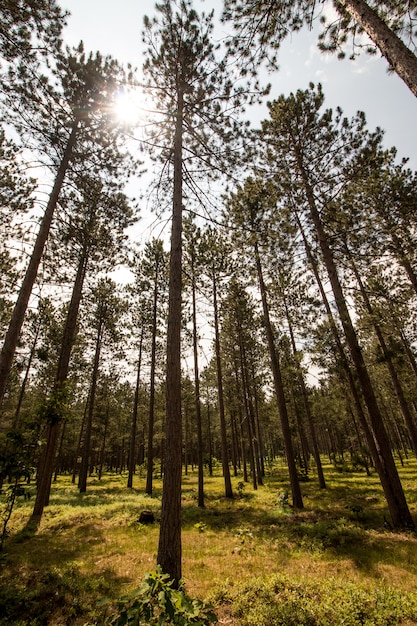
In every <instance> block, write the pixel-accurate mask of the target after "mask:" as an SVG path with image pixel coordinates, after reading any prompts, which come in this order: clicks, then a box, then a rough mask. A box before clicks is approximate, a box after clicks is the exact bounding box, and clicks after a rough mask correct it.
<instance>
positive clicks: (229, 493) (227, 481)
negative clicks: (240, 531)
mask: <svg viewBox="0 0 417 626" xmlns="http://www.w3.org/2000/svg"><path fill="white" fill-rule="evenodd" d="M213 307H214V343H215V348H216V370H217V394H218V400H219V417H220V438H221V445H222V469H223V479H224V487H225V496H226V498H233V489H232V481H231V478H230V468H229V454H228V446H227V429H226V415H225V410H224V392H223V373H222V361H221V354H220V328H219V308H218V303H217V284H216V276H215V272H214V270H213Z"/></svg>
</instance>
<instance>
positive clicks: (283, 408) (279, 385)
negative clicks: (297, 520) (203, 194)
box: [255, 242, 304, 509]
mask: <svg viewBox="0 0 417 626" xmlns="http://www.w3.org/2000/svg"><path fill="white" fill-rule="evenodd" d="M255 260H256V269H257V273H258V282H259V289H260V292H261V300H262V308H263V317H264V325H265V332H266V336H267V340H268V347H269V357H270V359H271V366H272V375H273V378H274V388H275V395H276V399H277V404H278V411H279V415H280V419H281V429H282V436H283V439H284V448H285V455H286V457H287V465H288V472H289V475H290V484H291V494H292V503H293V506H294V507H295V508H297V509H302V508H303V507H304V505H303V498H302V495H301V489H300V482H299V480H298V474H297V467H296V465H295V458H294V447H293V443H292V439H291V430H290V422H289V418H288V411H287V405H286V402H285V395H284V386H283V382H282V374H281V366H280V363H279V358H278V353H277V350H276V347H275V339H274V332H273V329H272V324H271V320H270V316H269V306H268V301H267V296H266V288H265V283H264V279H263V274H262V266H261V260H260V256H259V250H258V244H257V243H256V242H255Z"/></svg>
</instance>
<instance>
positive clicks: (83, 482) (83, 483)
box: [78, 320, 104, 493]
mask: <svg viewBox="0 0 417 626" xmlns="http://www.w3.org/2000/svg"><path fill="white" fill-rule="evenodd" d="M103 330H104V322H103V321H102V320H101V321H100V323H99V327H98V329H97V339H96V349H95V352H94V365H93V373H92V375H91V387H90V394H89V403H88V412H87V419H86V424H85V430H84V442H83V451H82V458H81V467H80V475H79V478H78V487H79V490H80V493H85V492H86V491H87V476H88V467H89V460H90V448H91V432H92V426H93V414H94V406H95V401H96V389H97V380H98V369H99V364H100V352H101V342H102V339H103Z"/></svg>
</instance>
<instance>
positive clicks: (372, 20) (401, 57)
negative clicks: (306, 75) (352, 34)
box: [339, 0, 417, 96]
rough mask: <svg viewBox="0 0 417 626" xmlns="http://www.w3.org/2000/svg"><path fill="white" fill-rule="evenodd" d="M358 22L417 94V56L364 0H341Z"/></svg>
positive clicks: (416, 94)
mask: <svg viewBox="0 0 417 626" xmlns="http://www.w3.org/2000/svg"><path fill="white" fill-rule="evenodd" d="M339 2H340V4H341V5H342V6H343V7H344V8H345V9H346V11H347V12H348V13H350V15H351V16H352V17H353V18H354V19H355V20H356V21H357V22H358V24H359V26H361V27H362V28H363V29H364V31H365V32H366V33H367V35H368V36H369V37H370V38H371V39H372V41H373V42H374V44H375V45H376V46H377V47H378V48H379V50H380V52H381V54H382V55H383V56H384V57H385V58H386V59H387V61H388V63H389V64H390V65H391V66H392V67H393V69H394V70H395V72H396V73H397V74H398V76H399V77H400V78H402V80H403V81H404V82H405V84H406V85H407V87H409V89H410V90H411V91H412V92H413V94H414V95H415V96H417V58H416V56H415V55H414V54H413V53H412V52H411V50H410V49H409V48H407V46H406V45H405V43H404V42H403V41H402V40H401V39H400V38H399V37H398V36H397V35H396V34H395V33H394V32H393V31H392V29H391V28H389V27H388V26H387V24H386V23H385V22H384V21H383V20H382V19H381V18H380V17H379V15H378V14H377V13H376V11H375V10H374V9H372V8H371V7H370V6H369V4H368V3H367V2H364V0H339Z"/></svg>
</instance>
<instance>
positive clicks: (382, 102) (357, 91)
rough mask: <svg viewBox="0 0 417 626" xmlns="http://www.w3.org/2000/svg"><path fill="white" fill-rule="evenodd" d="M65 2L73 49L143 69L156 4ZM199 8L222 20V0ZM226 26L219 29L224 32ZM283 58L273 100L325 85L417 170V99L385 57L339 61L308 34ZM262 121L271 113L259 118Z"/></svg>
mask: <svg viewBox="0 0 417 626" xmlns="http://www.w3.org/2000/svg"><path fill="white" fill-rule="evenodd" d="M60 4H61V6H62V7H63V8H66V9H68V10H69V11H70V12H71V14H72V15H71V17H70V18H69V22H68V27H67V29H66V31H65V40H66V42H67V43H68V44H69V45H77V44H78V43H79V41H80V39H82V40H83V41H84V44H85V47H86V50H87V51H90V50H91V51H93V52H95V51H96V50H100V52H102V53H103V54H111V55H112V56H114V57H115V58H117V59H118V60H119V61H120V62H122V63H127V62H130V63H132V65H133V66H136V67H138V68H139V69H140V67H141V65H142V61H143V58H142V56H141V48H142V42H141V31H142V20H143V15H144V14H145V13H146V14H147V15H149V16H150V17H151V16H153V15H154V13H155V11H154V2H152V1H149V0H146V1H143V0H61V2H60ZM198 5H200V6H202V7H203V9H204V10H205V11H206V12H209V11H210V10H211V9H212V8H214V9H215V15H216V16H220V12H221V8H222V2H221V0H203V1H202V2H201V3H198V4H197V3H196V8H198ZM224 28H225V27H224V26H220V32H221V31H222V29H224ZM279 60H280V71H279V72H277V73H275V74H273V75H270V76H268V78H267V79H266V82H271V83H272V92H271V95H270V96H269V99H273V98H276V97H278V96H279V95H280V94H281V93H284V94H285V95H288V94H289V93H290V92H291V91H295V90H297V89H306V88H307V87H308V83H309V82H310V81H312V82H314V83H318V82H321V83H322V85H323V90H324V94H325V97H326V101H325V106H327V107H332V108H335V107H336V106H340V107H341V108H342V109H343V111H344V113H345V115H347V116H348V117H350V116H352V115H354V113H355V112H356V111H357V110H362V111H364V112H365V113H366V117H367V121H368V127H369V129H370V130H373V129H374V128H375V127H376V126H380V127H381V128H383V129H384V130H385V143H386V146H387V147H390V146H393V145H395V146H396V147H397V148H398V152H399V156H400V157H410V166H411V167H412V168H413V169H417V98H415V96H414V95H413V94H412V93H411V92H410V91H409V89H408V88H407V87H406V86H405V84H404V83H403V82H402V81H401V80H400V79H399V78H398V77H397V76H396V75H395V74H390V75H389V74H388V73H387V71H386V68H387V63H386V61H385V60H384V59H381V58H375V57H370V56H367V55H362V56H361V57H360V59H359V60H356V61H354V62H353V61H349V60H347V59H346V60H343V61H339V60H338V59H337V58H336V57H335V56H334V55H323V54H322V53H320V52H319V50H318V49H317V46H316V34H314V33H311V32H308V31H305V30H303V31H302V32H301V33H298V34H296V35H294V36H293V37H292V40H287V42H286V43H285V44H284V46H283V47H282V50H281V51H280V56H279ZM263 117H266V113H265V114H264V113H261V114H260V115H259V114H256V115H255V114H254V119H255V120H256V119H262V118H263ZM255 123H256V121H255Z"/></svg>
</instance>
